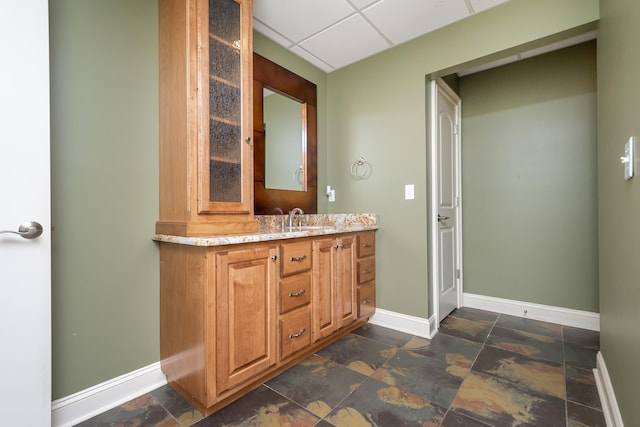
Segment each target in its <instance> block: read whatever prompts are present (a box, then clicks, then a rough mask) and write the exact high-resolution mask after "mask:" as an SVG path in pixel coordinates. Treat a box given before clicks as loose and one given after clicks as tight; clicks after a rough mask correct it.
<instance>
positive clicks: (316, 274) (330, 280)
mask: <svg viewBox="0 0 640 427" xmlns="http://www.w3.org/2000/svg"><path fill="white" fill-rule="evenodd" d="M333 245H334V240H333V239H324V240H315V241H314V242H313V277H312V294H313V295H312V301H313V314H312V317H313V333H312V335H313V341H314V342H316V341H318V340H319V339H321V338H324V337H326V336H328V335H329V334H331V333H332V332H333V331H335V330H336V329H337V328H338V318H337V317H338V316H337V312H336V306H337V301H336V298H337V294H336V287H335V283H334V272H333V264H334V261H333V258H334V248H333Z"/></svg>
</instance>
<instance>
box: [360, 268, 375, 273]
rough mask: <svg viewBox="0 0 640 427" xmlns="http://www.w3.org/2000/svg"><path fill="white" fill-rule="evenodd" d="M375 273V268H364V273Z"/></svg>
mask: <svg viewBox="0 0 640 427" xmlns="http://www.w3.org/2000/svg"><path fill="white" fill-rule="evenodd" d="M371 273H373V270H371V269H370V268H367V269H366V270H362V274H371Z"/></svg>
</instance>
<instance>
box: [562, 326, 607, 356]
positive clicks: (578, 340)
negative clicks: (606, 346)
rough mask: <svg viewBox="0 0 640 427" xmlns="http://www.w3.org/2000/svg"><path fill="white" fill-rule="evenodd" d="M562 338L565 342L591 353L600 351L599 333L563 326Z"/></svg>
mask: <svg viewBox="0 0 640 427" xmlns="http://www.w3.org/2000/svg"><path fill="white" fill-rule="evenodd" d="M562 336H563V338H564V340H565V341H566V342H571V343H574V344H579V345H580V346H582V347H584V348H587V349H589V350H593V351H598V350H600V332H597V331H590V330H588V329H580V328H572V327H571V326H563V327H562Z"/></svg>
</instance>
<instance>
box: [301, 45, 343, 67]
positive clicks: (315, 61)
mask: <svg viewBox="0 0 640 427" xmlns="http://www.w3.org/2000/svg"><path fill="white" fill-rule="evenodd" d="M291 51H292V52H293V53H295V54H296V55H298V56H299V57H301V58H302V59H304V60H305V61H307V62H310V63H311V64H313V65H315V66H316V67H318V68H320V69H321V70H322V71H324V72H325V73H330V72H332V71H333V70H335V68H333V67H332V66H331V65H329V64H327V63H325V62H322V61H321V60H320V59H318V58H316V57H315V56H313V55H312V54H310V53H309V52H307V51H306V50H304V49H303V48H301V47H300V46H294V47H292V48H291Z"/></svg>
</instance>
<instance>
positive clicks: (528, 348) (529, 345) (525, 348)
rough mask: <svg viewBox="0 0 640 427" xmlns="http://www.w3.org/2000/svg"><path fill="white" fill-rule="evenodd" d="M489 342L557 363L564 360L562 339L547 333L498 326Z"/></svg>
mask: <svg viewBox="0 0 640 427" xmlns="http://www.w3.org/2000/svg"><path fill="white" fill-rule="evenodd" d="M487 344H488V345H492V346H494V347H498V348H501V349H503V350H508V351H512V352H514V353H518V354H521V355H523V356H528V357H534V358H536V359H542V360H548V361H550V362H555V363H562V362H563V361H564V350H563V346H562V340H559V339H555V338H551V337H549V336H546V335H539V334H534V333H531V332H524V331H518V330H515V329H507V328H502V327H498V326H496V327H495V328H493V330H492V331H491V334H489V338H487Z"/></svg>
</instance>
